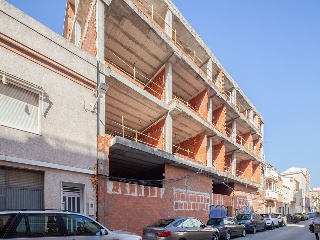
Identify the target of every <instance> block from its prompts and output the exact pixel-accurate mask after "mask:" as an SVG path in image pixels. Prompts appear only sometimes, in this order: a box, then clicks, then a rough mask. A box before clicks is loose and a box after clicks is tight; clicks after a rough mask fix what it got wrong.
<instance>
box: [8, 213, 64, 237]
mask: <svg viewBox="0 0 320 240" xmlns="http://www.w3.org/2000/svg"><path fill="white" fill-rule="evenodd" d="M43 236H60V229H59V225H58V222H57V218H56V215H55V214H26V215H25V216H24V217H23V218H21V221H20V222H19V224H18V226H17V228H16V229H15V231H13V234H12V236H11V237H13V238H18V237H31V238H33V237H43Z"/></svg>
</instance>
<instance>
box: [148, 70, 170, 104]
mask: <svg viewBox="0 0 320 240" xmlns="http://www.w3.org/2000/svg"><path fill="white" fill-rule="evenodd" d="M165 72H166V71H165V69H163V70H162V71H161V72H160V73H159V74H158V75H157V76H156V77H155V78H154V79H153V80H152V81H151V82H150V83H149V84H148V86H146V87H145V90H146V91H147V92H149V93H150V94H152V95H153V96H155V97H156V98H158V99H160V100H162V101H163V100H165V97H166V95H165V92H166V91H165V83H166V80H165V79H166V78H165Z"/></svg>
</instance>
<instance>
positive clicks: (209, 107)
mask: <svg viewBox="0 0 320 240" xmlns="http://www.w3.org/2000/svg"><path fill="white" fill-rule="evenodd" d="M207 120H208V122H210V123H212V98H209V103H208V118H207Z"/></svg>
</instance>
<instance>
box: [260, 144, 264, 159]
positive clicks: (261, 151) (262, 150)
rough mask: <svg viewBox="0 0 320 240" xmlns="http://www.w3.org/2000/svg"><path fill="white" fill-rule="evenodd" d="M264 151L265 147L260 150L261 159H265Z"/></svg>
mask: <svg viewBox="0 0 320 240" xmlns="http://www.w3.org/2000/svg"><path fill="white" fill-rule="evenodd" d="M263 156H264V149H263V145H262V146H261V148H260V157H261V158H262V159H263V158H264V157H263Z"/></svg>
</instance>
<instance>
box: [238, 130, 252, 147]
mask: <svg viewBox="0 0 320 240" xmlns="http://www.w3.org/2000/svg"><path fill="white" fill-rule="evenodd" d="M237 143H238V144H241V145H243V146H244V147H245V148H247V149H249V150H253V149H252V135H251V133H250V132H248V133H244V134H242V135H241V136H240V137H238V138H237Z"/></svg>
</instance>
